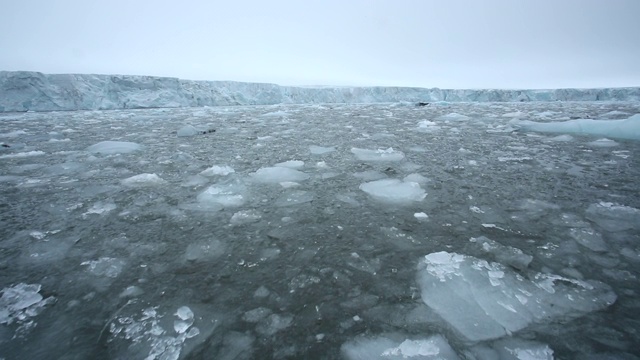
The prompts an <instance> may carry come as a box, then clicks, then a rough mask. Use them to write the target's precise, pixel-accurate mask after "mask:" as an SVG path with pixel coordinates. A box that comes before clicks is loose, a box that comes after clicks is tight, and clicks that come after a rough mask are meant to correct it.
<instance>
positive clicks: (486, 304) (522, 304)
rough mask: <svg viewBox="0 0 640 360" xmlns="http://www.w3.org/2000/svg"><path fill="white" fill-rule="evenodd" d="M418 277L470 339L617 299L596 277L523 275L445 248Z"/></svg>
mask: <svg viewBox="0 0 640 360" xmlns="http://www.w3.org/2000/svg"><path fill="white" fill-rule="evenodd" d="M417 282H418V285H419V287H420V290H421V292H422V301H424V303H425V304H427V306H429V307H430V308H431V309H433V310H434V311H435V312H436V313H437V314H438V315H440V316H441V317H442V318H443V319H444V320H445V321H446V322H447V323H448V324H449V325H451V327H453V328H454V329H456V330H457V331H458V332H459V333H460V334H461V335H462V336H463V337H464V338H466V339H467V340H469V341H482V340H489V339H497V338H500V337H503V336H505V335H507V334H511V333H513V332H516V331H518V330H522V329H524V328H526V327H527V326H529V325H530V324H532V323H542V322H550V321H553V320H554V319H555V318H562V319H567V318H571V317H578V316H580V315H583V314H586V313H589V312H592V311H596V310H601V309H604V308H606V307H608V306H610V305H611V304H613V303H614V302H615V301H616V298H617V297H616V294H615V293H614V292H613V291H612V289H611V287H609V286H608V285H606V284H603V283H600V282H597V281H581V280H575V279H570V278H565V277H561V276H558V275H552V274H542V273H530V274H528V277H525V276H523V275H521V274H520V273H517V272H515V271H514V270H511V269H510V268H508V267H506V266H505V265H502V264H500V263H490V262H487V261H485V260H481V259H478V258H474V257H471V256H465V255H461V254H457V253H449V252H445V251H442V252H437V253H431V254H429V255H426V256H425V257H424V258H423V259H422V261H421V262H420V263H419V265H418V275H417Z"/></svg>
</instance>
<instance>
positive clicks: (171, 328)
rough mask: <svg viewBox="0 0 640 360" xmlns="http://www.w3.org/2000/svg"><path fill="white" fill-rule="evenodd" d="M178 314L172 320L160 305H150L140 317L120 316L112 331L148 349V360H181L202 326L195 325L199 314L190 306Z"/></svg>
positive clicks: (180, 310) (177, 312) (179, 309)
mask: <svg viewBox="0 0 640 360" xmlns="http://www.w3.org/2000/svg"><path fill="white" fill-rule="evenodd" d="M131 303H133V301H132V300H130V301H129V302H128V303H127V304H131ZM174 315H175V316H176V318H177V319H175V320H174V321H173V323H169V322H168V320H165V319H163V318H164V315H161V314H159V313H158V311H157V307H149V308H146V309H143V310H142V311H141V313H140V314H139V315H137V316H136V315H134V316H118V317H116V318H115V319H114V320H113V321H112V322H111V323H110V327H109V332H110V333H111V336H113V337H114V338H116V337H122V338H124V339H127V340H128V341H130V342H131V343H133V344H134V345H135V347H136V348H137V349H138V351H145V352H147V351H148V354H147V356H146V357H144V359H146V360H178V359H179V358H180V353H181V351H182V349H183V347H184V344H185V342H186V341H187V340H188V339H191V338H194V337H196V336H198V335H199V334H200V329H199V328H197V327H196V326H193V324H194V322H195V316H194V313H193V311H191V309H190V308H189V307H188V306H181V307H180V308H178V310H177V311H176V312H175V314H174ZM214 326H215V325H214Z"/></svg>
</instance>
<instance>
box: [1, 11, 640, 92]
mask: <svg viewBox="0 0 640 360" xmlns="http://www.w3.org/2000/svg"><path fill="white" fill-rule="evenodd" d="M0 13H2V21H0V70H34V71H40V72H45V73H94V74H129V75H157V76H172V77H179V78H183V79H193V80H236V81H252V82H271V83H277V84H281V85H341V86H342V85H352V86H359V85H380V86H418V87H440V88H559V87H618V86H640V0H438V1H430V0H415V1H412V0H387V1H376V0H317V1H315V0H291V1H277V0H255V1H242V0H225V1H216V0H180V1H177V0H166V1H165V0H110V1H103V0H19V1H18V0H5V1H2V2H0Z"/></svg>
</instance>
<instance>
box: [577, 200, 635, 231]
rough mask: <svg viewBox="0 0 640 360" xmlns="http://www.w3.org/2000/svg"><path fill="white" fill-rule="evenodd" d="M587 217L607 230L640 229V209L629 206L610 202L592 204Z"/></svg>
mask: <svg viewBox="0 0 640 360" xmlns="http://www.w3.org/2000/svg"><path fill="white" fill-rule="evenodd" d="M586 217H587V219H589V220H591V221H593V222H595V223H596V224H598V226H600V227H601V228H603V229H605V230H606V231H625V230H629V229H636V230H638V229H640V210H639V209H636V208H632V207H629V206H624V205H618V204H614V203H610V202H600V203H598V204H591V205H589V207H588V208H587V211H586Z"/></svg>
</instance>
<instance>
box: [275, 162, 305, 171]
mask: <svg viewBox="0 0 640 360" xmlns="http://www.w3.org/2000/svg"><path fill="white" fill-rule="evenodd" d="M273 166H277V167H285V168H289V169H302V168H303V167H304V161H300V160H289V161H284V162H281V163H277V164H275V165H273Z"/></svg>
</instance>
